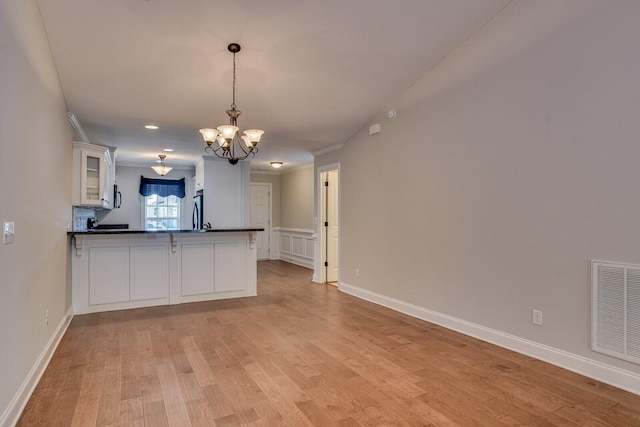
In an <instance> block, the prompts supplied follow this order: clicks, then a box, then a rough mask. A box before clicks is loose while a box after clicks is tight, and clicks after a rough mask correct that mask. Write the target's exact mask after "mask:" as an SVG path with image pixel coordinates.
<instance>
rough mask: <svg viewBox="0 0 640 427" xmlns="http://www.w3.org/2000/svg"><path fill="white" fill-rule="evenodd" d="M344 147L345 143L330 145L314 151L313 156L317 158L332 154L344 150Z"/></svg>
mask: <svg viewBox="0 0 640 427" xmlns="http://www.w3.org/2000/svg"><path fill="white" fill-rule="evenodd" d="M342 147H344V142H341V143H339V144H333V145H330V146H328V147H324V148H319V149H317V150H315V151H312V152H311V154H313V157H316V156H320V155H322V154H327V153H331V152H332V151H338V150H340V149H342Z"/></svg>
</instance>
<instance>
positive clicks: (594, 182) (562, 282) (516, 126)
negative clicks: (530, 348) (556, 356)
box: [283, 0, 640, 373]
mask: <svg viewBox="0 0 640 427" xmlns="http://www.w3.org/2000/svg"><path fill="white" fill-rule="evenodd" d="M638 22H640V2H638V1H633V0H616V1H605V0H564V1H556V0H537V1H526V0H516V1H514V2H513V3H511V4H510V5H509V6H508V7H506V8H505V9H504V10H503V11H502V12H501V13H500V14H499V15H498V16H497V17H496V18H494V19H493V20H492V21H490V22H489V23H488V24H487V25H485V26H484V27H483V28H482V29H481V30H480V31H479V32H478V33H477V34H476V35H475V36H473V37H472V38H470V39H469V40H467V42H466V43H465V44H464V45H463V46H461V47H460V48H458V49H457V50H456V51H455V52H453V53H452V54H451V55H449V56H448V57H447V58H446V59H445V60H443V61H442V62H441V63H440V64H439V65H438V66H437V67H436V68H435V69H434V70H432V72H430V73H429V74H428V75H426V76H425V77H424V78H423V79H422V80H421V81H419V82H418V83H417V84H416V85H415V86H414V87H412V88H410V90H409V91H408V92H407V93H406V94H404V95H403V96H401V97H400V98H398V99H397V100H396V102H394V103H392V104H391V105H390V106H389V108H395V109H396V110H397V114H398V117H397V119H396V120H394V121H390V120H387V119H386V111H385V112H380V115H379V116H378V117H376V118H375V119H374V120H372V121H371V123H369V124H372V123H374V122H376V121H379V122H380V123H381V124H382V133H380V134H378V135H374V136H369V135H368V132H367V128H368V125H369V124H367V126H366V127H365V128H363V129H362V130H361V131H360V132H359V133H357V134H356V135H355V136H354V137H353V138H352V139H351V140H350V141H348V142H347V143H346V144H345V146H344V148H343V149H342V150H341V151H339V152H334V153H329V154H327V155H323V156H319V157H318V158H317V159H316V167H317V166H320V165H324V164H329V163H333V162H336V161H339V162H340V164H341V177H340V179H341V212H342V218H341V219H342V223H341V251H340V253H341V259H340V265H341V271H340V281H341V282H342V283H346V284H349V285H352V286H355V287H359V288H362V289H365V290H367V291H370V292H374V293H377V294H381V295H384V296H386V297H390V298H394V299H397V300H400V301H404V302H410V303H412V304H415V305H417V306H419V307H423V308H426V309H428V310H433V311H435V312H439V313H444V314H447V315H449V316H453V317H455V318H458V319H463V320H466V321H468V322H472V323H474V324H477V325H482V326H485V327H488V328H492V329H495V330H498V331H501V332H504V333H507V334H512V335H515V336H517V337H521V338H524V339H526V340H531V341H533V342H536V343H540V344H543V345H546V346H550V347H552V348H555V349H560V350H563V351H566V352H569V353H572V354H574V355H578V356H582V357H586V358H588V359H591V360H596V361H600V362H604V363H606V364H609V365H613V366H616V367H620V368H623V369H627V370H629V371H631V372H635V373H640V366H638V365H634V364H631V363H627V362H623V361H619V360H617V359H614V358H611V357H608V356H604V355H601V354H598V353H595V352H593V351H592V350H591V349H590V264H589V263H590V260H592V259H604V260H614V261H624V262H631V263H636V264H640V197H639V194H640V189H639V185H640V167H638V161H639V159H640V142H639V141H640V120H638V114H639V113H640V56H638V54H637V51H638V40H639V39H640V26H639V25H638ZM390 147H393V149H391V148H390ZM283 193H284V191H283ZM356 268H359V270H360V277H356V276H355V269H356ZM533 308H536V309H539V310H542V311H543V314H544V326H543V327H539V326H534V325H533V324H532V322H531V310H532V309H533Z"/></svg>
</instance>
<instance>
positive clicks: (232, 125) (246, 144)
mask: <svg viewBox="0 0 640 427" xmlns="http://www.w3.org/2000/svg"><path fill="white" fill-rule="evenodd" d="M227 49H228V50H229V52H231V53H233V101H232V103H231V109H230V110H227V115H228V116H229V124H228V125H220V126H218V127H217V129H212V128H203V129H200V133H201V134H202V138H203V139H204V142H205V143H206V144H207V146H206V147H205V148H204V149H205V151H211V152H212V153H213V154H215V155H216V156H218V157H220V158H221V159H226V160H228V161H229V163H231V164H232V165H235V164H236V163H238V161H240V160H243V159H246V158H247V157H249V155H252V156H255V154H256V153H257V152H258V143H259V142H260V138H261V137H262V134H263V133H264V131H262V130H260V129H250V130H246V131H244V135H242V136H240V135H239V134H238V131H239V130H240V128H239V127H238V126H237V124H238V117H239V116H240V114H241V113H242V112H241V111H240V110H236V53H238V52H240V45H239V44H237V43H231V44H230V45H229V46H227ZM241 140H242V141H241ZM213 141H217V142H218V147H216V146H215V145H213ZM236 145H237V146H238V153H237V155H236Z"/></svg>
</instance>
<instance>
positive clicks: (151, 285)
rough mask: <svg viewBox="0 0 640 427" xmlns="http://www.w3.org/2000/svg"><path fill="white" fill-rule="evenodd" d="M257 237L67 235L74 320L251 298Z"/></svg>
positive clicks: (248, 232)
mask: <svg viewBox="0 0 640 427" xmlns="http://www.w3.org/2000/svg"><path fill="white" fill-rule="evenodd" d="M259 231H263V229H262V228H234V229H210V230H202V231H193V230H173V231H144V230H143V231H136V230H89V231H71V232H68V235H69V236H71V239H72V249H74V250H72V252H73V255H72V282H73V310H74V314H85V313H95V312H101V311H112V310H123V309H130V308H139V307H150V306H157V305H167V304H180V303H187V302H196V301H207V300H216V299H226V298H238V297H249V296H255V295H257V276H256V274H257V273H256V269H257V258H256V248H255V239H256V233H257V232H259Z"/></svg>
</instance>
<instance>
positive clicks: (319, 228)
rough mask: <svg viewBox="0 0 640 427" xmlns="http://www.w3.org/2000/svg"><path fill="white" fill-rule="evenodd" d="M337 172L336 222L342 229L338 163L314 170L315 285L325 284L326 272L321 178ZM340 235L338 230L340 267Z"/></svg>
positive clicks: (323, 198)
mask: <svg viewBox="0 0 640 427" xmlns="http://www.w3.org/2000/svg"><path fill="white" fill-rule="evenodd" d="M331 170H337V171H338V206H337V209H338V222H339V224H340V227H342V214H341V209H340V205H341V199H342V189H341V185H340V183H341V182H342V179H341V171H340V162H338V163H331V164H328V165H323V166H318V167H317V168H316V177H315V181H316V183H315V186H316V221H315V222H316V236H317V239H316V244H315V256H314V258H315V266H314V272H313V279H312V280H313V282H315V283H326V282H327V270H326V268H325V266H324V257H325V254H326V251H327V242H326V233H324V230H323V227H324V224H323V223H322V217H323V210H324V207H325V196H324V194H325V192H324V181H323V180H322V176H323V174H324V173H325V172H328V171H331ZM341 235H342V232H341V230H340V229H339V230H338V260H340V261H338V265H341V264H342V262H341V258H342V249H341V248H342V238H341V237H340V236H341ZM338 284H340V269H339V270H338Z"/></svg>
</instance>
